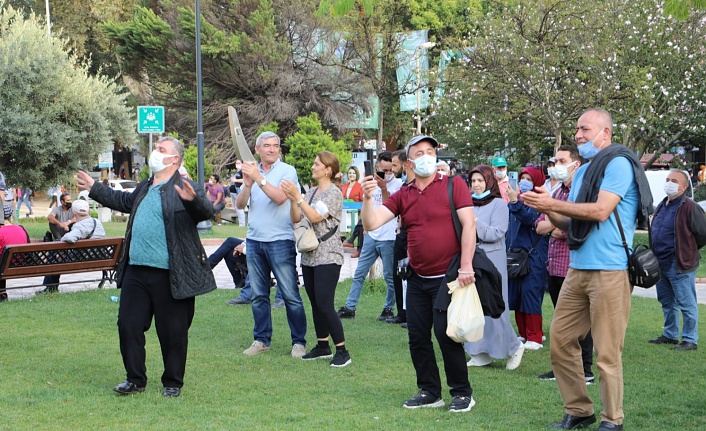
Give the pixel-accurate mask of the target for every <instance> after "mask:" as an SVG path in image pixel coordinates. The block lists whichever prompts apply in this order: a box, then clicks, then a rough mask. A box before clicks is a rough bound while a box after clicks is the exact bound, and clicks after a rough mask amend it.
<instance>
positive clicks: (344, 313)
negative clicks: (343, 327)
mask: <svg viewBox="0 0 706 431" xmlns="http://www.w3.org/2000/svg"><path fill="white" fill-rule="evenodd" d="M338 317H340V318H341V319H353V318H354V317H355V310H351V309H350V308H347V307H345V306H344V307H341V308H339V309H338Z"/></svg>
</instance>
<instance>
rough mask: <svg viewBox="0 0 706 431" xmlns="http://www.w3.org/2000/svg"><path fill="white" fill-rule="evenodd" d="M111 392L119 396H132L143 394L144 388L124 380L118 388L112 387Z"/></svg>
mask: <svg viewBox="0 0 706 431" xmlns="http://www.w3.org/2000/svg"><path fill="white" fill-rule="evenodd" d="M113 390H114V391H115V392H117V393H119V394H120V395H132V394H137V393H140V392H144V391H145V387H144V386H142V387H140V386H137V385H136V384H134V383H132V382H131V381H129V380H125V381H124V382H122V383H121V384H119V385H118V386H116V387H114V388H113Z"/></svg>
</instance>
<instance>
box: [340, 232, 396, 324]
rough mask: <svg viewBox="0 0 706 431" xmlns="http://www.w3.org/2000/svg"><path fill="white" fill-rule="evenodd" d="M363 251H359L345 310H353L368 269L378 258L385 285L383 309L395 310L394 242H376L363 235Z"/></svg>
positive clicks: (358, 299) (361, 290) (361, 291)
mask: <svg viewBox="0 0 706 431" xmlns="http://www.w3.org/2000/svg"><path fill="white" fill-rule="evenodd" d="M363 238H364V239H363V249H362V250H361V251H360V258H359V259H358V266H357V267H356V269H355V274H354V275H353V284H352V285H351V291H350V293H349V294H348V299H347V300H346V308H348V309H349V310H355V307H356V305H358V301H360V294H361V293H363V284H364V283H365V277H367V275H368V272H369V271H370V268H371V267H372V266H373V264H375V260H377V258H378V256H380V258H381V259H382V272H383V275H384V277H385V284H387V295H386V296H385V308H389V309H394V308H395V283H394V280H393V271H394V269H395V240H392V241H376V240H374V239H372V238H371V237H370V235H368V234H365V235H364V236H363Z"/></svg>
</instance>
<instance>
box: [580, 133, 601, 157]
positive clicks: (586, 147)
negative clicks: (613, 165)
mask: <svg viewBox="0 0 706 431" xmlns="http://www.w3.org/2000/svg"><path fill="white" fill-rule="evenodd" d="M602 133H603V129H601V131H600V132H598V134H597V135H596V137H595V138H593V139H591V140H590V141H588V142H586V143H585V144H583V145H579V147H578V149H579V154H580V155H581V157H583V158H584V159H588V160H593V158H594V157H596V156H597V155H598V153H599V152H600V151H601V148H603V144H601V146H600V147H598V148H596V147H595V145H593V142H594V141H595V140H596V139H598V137H599V136H601V134H602Z"/></svg>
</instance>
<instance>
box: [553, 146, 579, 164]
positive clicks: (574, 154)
mask: <svg viewBox="0 0 706 431" xmlns="http://www.w3.org/2000/svg"><path fill="white" fill-rule="evenodd" d="M559 151H568V152H569V157H571V160H579V161H580V160H581V156H580V155H579V149H578V148H577V147H576V145H562V146H560V147H559V148H557V150H556V152H557V153H558V152H559Z"/></svg>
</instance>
